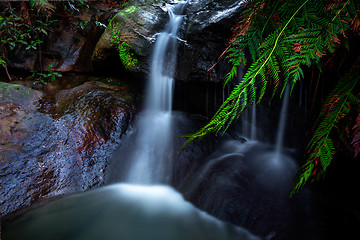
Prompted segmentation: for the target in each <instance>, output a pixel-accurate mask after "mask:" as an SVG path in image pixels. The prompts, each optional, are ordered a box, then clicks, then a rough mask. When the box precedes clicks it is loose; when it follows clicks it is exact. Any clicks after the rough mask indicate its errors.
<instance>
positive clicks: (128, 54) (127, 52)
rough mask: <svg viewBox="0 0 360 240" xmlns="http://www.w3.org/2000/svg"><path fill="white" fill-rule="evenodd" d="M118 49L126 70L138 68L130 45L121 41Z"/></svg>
mask: <svg viewBox="0 0 360 240" xmlns="http://www.w3.org/2000/svg"><path fill="white" fill-rule="evenodd" d="M118 50H119V56H120V59H121V62H122V63H123V64H124V66H125V68H126V69H127V70H129V71H135V70H137V69H138V68H139V65H138V60H137V59H136V58H134V57H133V56H134V54H133V53H132V51H131V45H129V44H128V43H126V42H122V43H121V44H120V45H119V46H118Z"/></svg>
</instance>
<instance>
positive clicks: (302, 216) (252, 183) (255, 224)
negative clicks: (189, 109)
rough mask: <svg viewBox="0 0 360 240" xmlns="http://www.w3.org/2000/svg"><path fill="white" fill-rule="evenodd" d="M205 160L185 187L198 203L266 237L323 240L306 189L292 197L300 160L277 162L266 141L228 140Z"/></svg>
mask: <svg viewBox="0 0 360 240" xmlns="http://www.w3.org/2000/svg"><path fill="white" fill-rule="evenodd" d="M219 146H220V147H218V148H217V150H216V151H215V152H213V154H212V155H210V156H209V157H208V158H207V160H206V162H205V163H202V164H200V165H199V166H198V168H195V167H194V166H193V168H192V169H191V170H190V171H187V177H186V178H185V179H186V180H187V181H186V182H184V183H183V185H180V187H179V189H180V191H181V192H182V193H183V194H184V196H185V198H186V199H188V200H189V201H191V202H192V203H194V205H195V206H197V207H199V208H200V209H202V210H204V211H206V212H208V213H210V214H211V215H213V216H216V217H217V218H219V219H221V220H223V221H226V222H230V223H233V224H236V225H238V226H242V227H245V228H246V229H248V230H250V231H251V232H252V233H254V234H256V235H258V236H260V237H262V238H263V239H279V240H287V239H292V240H301V239H313V240H315V239H318V235H317V232H316V229H315V226H314V225H313V222H312V221H313V219H314V215H313V214H312V211H311V205H310V196H309V195H308V192H307V191H306V190H304V191H303V193H302V194H301V195H298V196H294V197H292V198H290V191H291V188H292V180H293V178H294V176H295V174H296V170H297V167H296V164H295V162H294V161H293V160H292V159H291V157H289V156H285V155H284V156H282V157H281V159H279V160H274V156H275V154H274V149H273V148H272V147H271V146H267V145H265V144H262V143H241V142H239V141H237V140H227V141H224V142H223V143H222V144H221V145H219Z"/></svg>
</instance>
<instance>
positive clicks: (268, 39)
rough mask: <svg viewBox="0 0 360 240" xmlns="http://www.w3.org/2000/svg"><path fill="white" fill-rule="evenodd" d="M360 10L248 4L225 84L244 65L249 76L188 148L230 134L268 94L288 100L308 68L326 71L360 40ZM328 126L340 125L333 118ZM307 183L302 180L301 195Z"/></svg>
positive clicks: (294, 2)
mask: <svg viewBox="0 0 360 240" xmlns="http://www.w3.org/2000/svg"><path fill="white" fill-rule="evenodd" d="M359 5H360V3H359V2H358V1H351V0H347V1H340V0H339V1H331V0H312V1H310V0H301V1H298V0H288V1H282V0H277V1H270V0H260V1H250V0H248V1H246V3H245V6H246V7H247V10H246V11H244V12H243V13H242V14H241V16H240V19H239V21H238V24H237V25H236V26H235V27H234V36H233V38H232V39H231V41H230V44H229V47H228V48H227V49H226V50H225V51H224V53H223V54H222V56H221V57H223V56H227V59H228V61H229V62H230V63H231V65H232V69H231V71H230V72H229V73H228V74H227V75H226V76H225V81H224V82H225V84H227V83H228V82H229V81H231V80H232V79H234V77H235V76H236V75H237V69H238V67H239V66H240V65H242V64H244V65H245V66H246V68H247V71H246V73H245V75H244V77H243V79H242V80H241V81H240V83H239V84H237V86H236V87H235V88H234V89H233V91H232V92H231V94H230V96H229V97H228V98H227V99H226V100H225V101H224V103H223V104H222V105H221V106H220V108H219V109H218V111H217V112H216V113H215V115H214V116H213V118H212V119H211V120H210V121H209V123H208V124H207V125H205V126H204V127H203V128H201V129H200V130H199V131H197V132H196V133H194V134H191V135H188V140H187V142H186V143H185V145H186V144H188V143H189V142H191V141H193V140H196V139H201V138H202V137H204V136H205V135H207V134H209V133H215V134H218V133H219V132H224V131H226V130H227V129H228V127H229V126H230V125H231V124H232V123H233V122H234V121H235V120H236V119H238V117H239V116H240V115H241V113H242V112H243V111H244V110H245V109H246V108H248V107H250V106H251V105H252V104H253V102H254V99H257V103H259V102H261V100H262V99H263V97H264V96H265V93H266V92H269V93H270V94H271V98H273V97H274V96H275V94H279V95H280V96H282V93H283V91H284V89H285V87H286V86H287V85H288V84H290V86H291V90H292V89H293V88H294V86H295V84H296V83H297V82H299V81H301V80H302V79H303V77H304V68H307V67H310V66H318V67H319V68H320V69H321V64H322V62H321V61H322V60H323V58H324V56H327V55H329V54H333V53H334V52H335V50H336V49H337V47H338V46H339V45H340V43H341V41H343V42H346V38H347V34H358V32H359V25H360V23H359ZM325 118H326V117H325ZM327 120H328V121H329V122H333V121H335V122H336V121H337V119H336V118H330V117H329V118H327ZM315 135H316V133H315ZM315 135H314V136H315ZM318 137H319V136H318ZM324 137H326V134H325V135H321V136H320V139H321V141H323V143H324V144H325V145H321V146H327V147H328V149H330V151H327V153H328V154H327V159H326V160H324V162H326V163H325V164H324V165H323V166H324V168H323V170H324V171H325V170H326V166H327V165H328V164H329V162H330V161H331V160H332V157H333V155H332V154H331V152H332V151H333V150H334V149H333V146H332V145H331V143H330V142H329V140H326V139H325V138H324ZM320 139H319V140H320ZM313 141H314V140H313ZM321 146H320V145H317V144H315V145H314V144H311V143H310V145H309V148H310V149H313V148H315V149H314V150H311V151H314V152H316V151H317V150H316V149H320V148H321ZM308 157H309V159H308V161H316V160H315V159H316V158H318V155H316V154H315V155H314V154H310V155H309V156H308ZM305 168H306V167H305ZM306 169H307V170H306V171H304V173H305V174H307V175H309V173H311V174H317V173H318V172H314V171H315V170H314V169H315V168H311V167H310V168H306ZM307 179H308V178H306V177H304V176H300V178H299V179H298V184H296V186H297V187H296V189H298V188H299V187H300V186H301V185H302V184H304V183H305V182H306V181H307Z"/></svg>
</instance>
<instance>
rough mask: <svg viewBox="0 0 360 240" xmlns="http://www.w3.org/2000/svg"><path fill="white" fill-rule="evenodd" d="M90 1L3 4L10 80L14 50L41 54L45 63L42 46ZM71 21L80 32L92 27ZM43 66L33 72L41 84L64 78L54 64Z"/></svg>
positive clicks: (0, 61)
mask: <svg viewBox="0 0 360 240" xmlns="http://www.w3.org/2000/svg"><path fill="white" fill-rule="evenodd" d="M87 2H88V1H87V0H69V1H48V0H30V1H4V2H0V8H1V11H0V68H3V69H4V70H5V72H6V74H7V77H8V79H9V80H10V81H11V80H12V77H11V74H10V73H9V70H8V63H9V54H10V53H11V52H12V51H14V50H23V51H37V52H38V54H39V59H40V62H41V46H42V44H43V42H44V39H45V38H46V37H47V35H48V34H49V32H50V31H51V30H52V27H53V26H54V24H55V23H56V22H57V21H58V18H59V16H60V17H61V18H64V17H65V18H69V19H70V20H72V19H73V18H74V15H75V13H77V12H80V10H82V9H85V8H88V7H89V6H88V5H87ZM126 2H127V0H122V1H117V0H106V1H102V2H101V4H103V5H106V6H108V7H117V8H122V7H123V6H124V5H125V4H126ZM70 22H75V23H76V27H77V28H78V29H80V30H83V29H84V28H86V26H87V24H88V22H86V21H70ZM95 23H96V24H97V25H98V26H101V27H105V25H104V24H102V23H100V22H98V21H96V22H95ZM39 66H40V69H39V70H38V71H32V72H33V76H36V77H37V80H36V81H37V82H41V83H45V82H46V81H48V80H53V79H54V78H55V77H57V76H60V74H58V73H55V72H54V71H52V69H51V65H48V68H47V69H42V68H41V67H42V64H40V65H39ZM49 66H50V67H49Z"/></svg>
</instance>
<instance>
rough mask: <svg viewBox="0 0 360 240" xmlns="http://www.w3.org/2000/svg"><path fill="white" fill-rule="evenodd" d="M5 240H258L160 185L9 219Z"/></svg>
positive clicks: (85, 197) (82, 197)
mask: <svg viewBox="0 0 360 240" xmlns="http://www.w3.org/2000/svg"><path fill="white" fill-rule="evenodd" d="M2 233H3V237H4V239H6V240H22V239H24V240H25V239H26V240H28V239H37V240H43V239H44V240H49V239H51V240H57V239H59V240H60V239H61V240H64V239H67V240H70V239H76V240H95V239H96V240H99V239H106V240H112V239H114V240H115V239H122V240H258V239H259V238H257V237H255V236H253V235H252V234H250V233H249V232H248V231H246V230H244V229H242V228H239V227H235V226H232V225H229V224H226V223H224V222H221V221H220V220H217V219H216V218H214V217H212V216H210V215H208V214H206V213H205V212H202V211H200V210H198V209H197V208H195V207H194V206H193V205H192V204H191V203H189V202H186V201H185V200H184V199H183V197H182V196H181V194H179V193H177V192H176V191H174V190H173V189H172V188H170V187H167V186H161V185H154V186H141V185H132V184H115V185H111V186H108V187H103V188H101V189H98V190H95V191H90V192H87V193H83V194H79V195H74V196H70V197H67V198H64V199H60V200H56V201H53V202H50V203H48V204H46V205H44V206H42V207H39V208H36V209H32V210H29V211H27V212H26V213H24V214H22V215H19V216H17V217H15V218H14V219H9V220H8V221H6V222H5V223H4V225H3V231H2Z"/></svg>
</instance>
